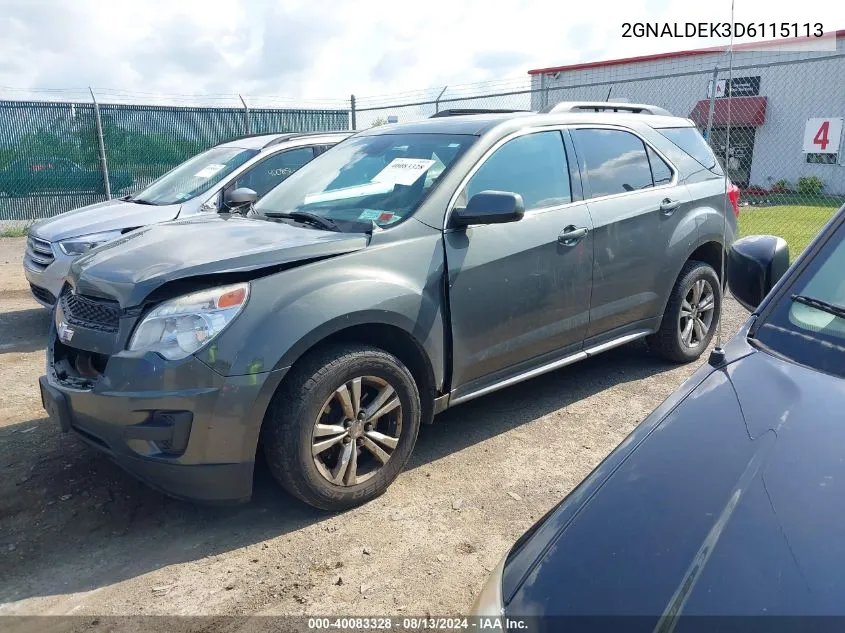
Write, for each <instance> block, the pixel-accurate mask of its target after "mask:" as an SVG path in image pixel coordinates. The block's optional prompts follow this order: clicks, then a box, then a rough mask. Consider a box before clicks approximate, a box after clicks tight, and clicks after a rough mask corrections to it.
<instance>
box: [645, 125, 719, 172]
mask: <svg viewBox="0 0 845 633" xmlns="http://www.w3.org/2000/svg"><path fill="white" fill-rule="evenodd" d="M657 131H658V132H660V133H661V134H662V135H663V136H665V137H666V138H668V139H669V140H670V141H672V142H673V143H674V144H675V145H677V146H678V147H680V148H681V149H682V150H684V152H686V153H687V154H689V155H690V156H692V157H693V158H694V159H695V160H697V161H698V162H699V163H701V164H702V165H703V166H704V167H706V168H707V169H712V168H713V167H714V166H715V165H716V157H715V156H713V151H712V150H711V149H710V146H709V145H708V144H707V141H705V140H704V137H702V136H701V134H699V132H698V130H697V129H696V128H694V127H667V128H663V129H660V130H657Z"/></svg>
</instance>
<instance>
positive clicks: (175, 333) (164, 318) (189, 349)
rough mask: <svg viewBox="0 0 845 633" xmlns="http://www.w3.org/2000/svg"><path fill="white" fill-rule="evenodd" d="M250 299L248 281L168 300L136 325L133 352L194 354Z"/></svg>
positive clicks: (177, 356)
mask: <svg viewBox="0 0 845 633" xmlns="http://www.w3.org/2000/svg"><path fill="white" fill-rule="evenodd" d="M248 298H249V283H239V284H232V285H230V286H220V287H219V288H211V289H209V290H202V291H200V292H193V293H191V294H189V295H184V296H182V297H177V298H176V299H171V300H170V301H165V302H164V303H162V304H161V305H158V306H156V307H155V308H153V309H152V310H150V311H149V312H148V313H147V314H146V315H144V318H143V319H141V322H140V323H139V324H138V325H137V326H136V327H135V332H134V333H133V334H132V338H131V339H130V341H129V347H128V349H129V350H131V351H140V350H145V351H150V352H156V353H158V354H161V355H162V356H164V357H165V358H167V359H170V360H179V359H181V358H185V357H186V356H188V355H190V354H193V353H194V352H196V351H198V350H199V349H200V348H202V347H203V346H205V345H206V344H207V343H208V342H209V341H211V340H212V339H213V338H214V337H215V336H217V335H218V334H220V332H222V331H223V330H224V329H225V328H226V326H227V325H229V323H231V322H232V320H233V319H234V318H235V317H236V316H238V314H239V313H240V312H241V310H243V307H244V306H245V305H246V302H247V299H248Z"/></svg>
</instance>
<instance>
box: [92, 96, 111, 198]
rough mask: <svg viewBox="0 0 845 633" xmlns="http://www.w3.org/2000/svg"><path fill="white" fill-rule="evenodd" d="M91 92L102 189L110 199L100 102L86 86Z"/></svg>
mask: <svg viewBox="0 0 845 633" xmlns="http://www.w3.org/2000/svg"><path fill="white" fill-rule="evenodd" d="M88 90H89V92H90V93H91V100H92V101H93V102H94V124H95V126H96V128H97V148H98V150H99V154H100V171H101V172H102V173H103V189H104V190H105V192H106V199H108V200H111V183H110V182H109V163H108V161H107V160H106V142H105V140H104V139H103V121H102V119H101V118H100V104H98V103H97V97H95V96H94V89H93V88H92V87H91V86H88Z"/></svg>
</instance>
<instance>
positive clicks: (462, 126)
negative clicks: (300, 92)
mask: <svg viewBox="0 0 845 633" xmlns="http://www.w3.org/2000/svg"><path fill="white" fill-rule="evenodd" d="M582 124H588V125H613V124H621V125H631V124H639V125H647V126H649V127H653V128H667V127H694V126H695V123H693V122H692V120H690V119H685V118H682V117H676V116H662V115H656V114H635V113H627V112H564V113H556V112H552V113H549V114H540V113H536V112H507V113H484V114H468V115H459V116H449V117H442V118H441V117H435V118H431V119H424V120H422V121H413V122H409V123H389V124H386V125H380V126H377V127H374V128H370V129H369V130H365V131H363V132H359V134H360V135H362V136H374V135H378V134H472V135H475V136H480V135H481V134H484V133H485V132H488V131H490V130H492V129H493V128H496V127H500V126H501V127H503V128H512V129H514V130H516V129H519V128H522V127H542V126H545V125H582Z"/></svg>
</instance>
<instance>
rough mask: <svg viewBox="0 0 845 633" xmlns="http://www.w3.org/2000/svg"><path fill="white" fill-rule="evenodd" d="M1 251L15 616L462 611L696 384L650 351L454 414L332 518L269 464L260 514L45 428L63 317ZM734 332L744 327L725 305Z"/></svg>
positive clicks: (7, 610) (5, 602) (731, 304)
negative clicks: (42, 390)
mask: <svg viewBox="0 0 845 633" xmlns="http://www.w3.org/2000/svg"><path fill="white" fill-rule="evenodd" d="M23 248H24V240H23V239H0V384H1V385H2V389H0V614H21V615H23V614H53V615H62V614H75V615H117V614H120V615H128V614H148V615H153V614H162V615H163V614H172V615H200V614H204V615H223V614H232V615H236V614H237V615H246V614H274V615H275V614H319V615H352V614H359V615H394V616H401V615H403V614H410V615H425V614H431V615H438V616H439V615H454V614H461V613H466V612H467V610H468V609H469V608H470V607H471V605H472V603H473V600H474V599H475V596H476V594H477V592H478V590H479V589H480V587H481V585H482V583H483V582H484V580H485V579H486V577H487V575H488V574H489V571H490V570H492V568H493V567H494V565H495V564H496V562H497V561H498V560H499V558H500V557H501V556H502V554H503V553H504V552H505V550H506V549H507V548H508V547H509V546H510V544H511V543H512V542H513V541H514V540H515V539H516V538H517V537H519V536H520V535H521V534H522V533H523V531H524V530H525V529H526V528H528V527H529V526H530V525H531V524H532V523H533V522H534V521H535V520H536V519H538V518H539V517H540V516H542V515H543V514H544V513H545V512H546V511H547V510H548V509H549V508H550V507H552V506H553V505H554V504H555V503H557V502H558V501H559V500H560V499H561V498H562V497H563V496H564V495H566V494H567V493H568V492H569V491H570V490H571V489H572V488H573V487H574V486H575V485H577V484H578V482H580V481H581V480H582V479H583V478H584V477H585V476H586V475H587V474H588V473H589V472H590V471H591V470H592V469H593V468H594V467H595V466H596V465H597V464H598V463H599V461H600V460H601V459H602V458H603V457H604V456H605V455H607V453H608V452H609V451H611V450H612V449H613V448H614V447H615V446H616V445H617V444H619V442H620V441H621V440H622V439H623V438H624V437H625V436H626V435H627V434H628V433H629V432H630V431H631V430H632V429H633V428H634V426H635V425H636V424H637V423H638V422H639V421H640V420H642V419H643V418H644V417H645V416H646V415H648V413H649V412H650V411H651V410H652V409H654V408H655V407H656V406H657V405H658V404H659V403H660V402H661V401H662V400H663V399H664V398H666V397H667V396H668V395H669V394H670V393H671V392H672V391H673V390H674V389H675V388H676V387H677V386H678V385H680V384H681V382H683V380H684V379H685V378H687V377H688V376H689V375H690V374H692V372H693V371H694V370H695V368H696V367H697V366H698V364H699V363H695V364H691V365H684V366H676V365H670V364H667V363H666V362H663V361H661V360H659V359H657V358H656V357H654V356H653V355H651V354H650V353H649V352H648V350H647V348H646V347H645V345H644V344H643V343H642V342H638V343H634V344H631V345H628V346H625V347H622V348H619V349H616V350H613V351H610V352H608V353H606V354H604V355H602V356H600V357H598V358H593V359H589V360H587V361H584V362H581V363H578V364H575V365H572V366H569V367H566V368H564V369H561V370H559V371H556V372H553V373H551V374H546V375H545V376H541V377H539V378H536V379H534V380H532V381H529V382H527V383H523V384H521V385H518V386H515V387H511V388H509V389H506V390H504V391H500V392H498V393H495V394H492V395H490V396H487V397H484V398H479V399H477V400H474V401H473V402H470V403H467V404H465V405H462V406H458V407H455V408H454V409H452V410H450V411H447V412H446V413H444V414H442V415H441V416H439V417H438V418H437V420H436V422H435V424H434V425H431V426H426V427H424V428H423V429H422V430H421V432H420V437H419V441H418V443H417V447H416V450H415V453H414V455H413V456H412V459H411V463H410V464H409V466H408V468H407V470H406V471H405V472H404V473H403V474H402V475H400V477H399V478H398V479H397V481H396V482H395V483H394V484H393V485H392V486H391V488H390V489H389V490H388V491H387V492H386V493H385V494H384V495H383V496H382V497H380V498H379V499H377V500H375V501H373V502H371V503H369V504H367V505H365V506H363V507H361V508H358V509H355V510H352V511H349V512H346V513H344V514H339V515H331V514H325V513H320V512H317V511H314V510H312V509H310V508H308V507H306V506H303V505H302V504H300V503H298V502H296V501H294V500H293V499H291V498H290V497H288V496H287V495H286V494H285V493H283V492H282V491H281V490H280V489H278V488H277V487H276V486H275V484H274V483H273V481H272V480H271V478H270V475H269V474H268V472H267V469H266V467H265V466H264V465H263V464H259V466H258V468H257V473H256V492H255V495H254V497H253V500H252V502H251V503H249V504H246V505H243V506H238V507H232V508H209V507H200V506H194V505H191V504H187V503H182V502H178V501H174V500H171V499H168V498H166V497H164V496H162V495H160V494H159V493H157V492H154V491H152V490H150V489H148V488H146V487H145V486H144V485H142V484H140V483H138V482H136V481H135V480H134V479H132V478H131V477H130V476H128V475H126V474H124V473H123V471H121V470H120V469H119V468H117V467H116V466H114V465H113V464H112V463H111V462H109V461H108V460H107V459H106V458H105V457H103V456H101V455H100V454H98V453H97V452H95V451H94V450H92V449H90V448H88V447H86V446H85V445H83V444H82V443H81V442H80V441H79V440H78V439H76V438H75V437H73V436H72V435H65V436H63V435H62V434H61V433H60V432H59V430H58V429H57V428H56V427H55V426H54V425H53V424H51V423H50V421H49V420H47V419H46V418H45V414H44V411H43V410H42V408H41V403H40V399H39V395H38V389H37V377H38V376H39V375H40V374H41V373H42V369H43V364H44V332H45V330H46V328H47V326H48V322H49V314H48V312H47V311H46V310H43V309H41V308H39V307H38V306H37V304H36V303H35V302H34V301H33V300H32V299H31V298H30V297H29V292H28V290H27V285H26V283H25V280H24V276H23V272H22V269H21V263H20V262H21V257H22V254H23ZM725 304H726V305H725V314H724V323H725V332H726V335H730V334H732V333H733V332H735V331H736V330H737V328H738V327H739V326H740V325H741V323H742V322H743V321H744V319H745V317H746V315H745V313H744V311H743V310H742V309H741V308H740V307H739V305H738V304H737V303H736V302H735V301H733V300H732V299H729V300H728V301H726V302H725Z"/></svg>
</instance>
